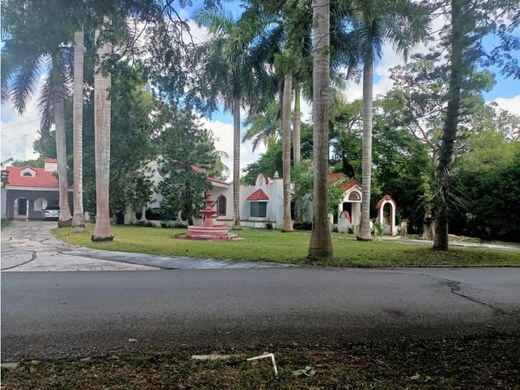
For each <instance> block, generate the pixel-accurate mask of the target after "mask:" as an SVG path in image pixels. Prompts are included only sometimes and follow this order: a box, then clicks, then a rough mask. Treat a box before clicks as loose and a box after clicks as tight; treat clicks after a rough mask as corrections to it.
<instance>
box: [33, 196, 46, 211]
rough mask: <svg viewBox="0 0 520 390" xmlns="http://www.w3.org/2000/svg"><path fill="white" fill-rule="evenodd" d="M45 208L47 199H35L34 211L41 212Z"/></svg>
mask: <svg viewBox="0 0 520 390" xmlns="http://www.w3.org/2000/svg"><path fill="white" fill-rule="evenodd" d="M45 207H47V199H45V198H37V199H36V200H35V201H34V211H43V209H44V208H45Z"/></svg>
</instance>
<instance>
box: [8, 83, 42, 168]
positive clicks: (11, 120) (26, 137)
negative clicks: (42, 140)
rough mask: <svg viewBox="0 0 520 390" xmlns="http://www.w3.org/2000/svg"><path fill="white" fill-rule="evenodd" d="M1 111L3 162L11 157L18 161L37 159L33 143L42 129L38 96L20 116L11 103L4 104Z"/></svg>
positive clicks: (32, 99) (33, 98) (34, 97)
mask: <svg viewBox="0 0 520 390" xmlns="http://www.w3.org/2000/svg"><path fill="white" fill-rule="evenodd" d="M38 89H39V88H38ZM1 109H2V115H1V117H2V120H1V126H0V127H1V141H2V147H1V153H2V156H1V159H2V161H4V160H7V159H8V158H11V157H12V158H14V159H16V160H29V159H34V158H37V155H36V154H35V153H34V151H33V142H34V141H35V140H36V139H37V138H38V129H39V128H40V114H39V110H38V96H37V95H36V96H34V95H33V97H32V98H31V100H30V101H29V102H28V104H27V107H26V111H25V112H24V113H23V114H22V115H20V114H18V112H17V111H16V109H14V108H13V107H12V106H11V104H10V102H4V103H3V104H2V108H1Z"/></svg>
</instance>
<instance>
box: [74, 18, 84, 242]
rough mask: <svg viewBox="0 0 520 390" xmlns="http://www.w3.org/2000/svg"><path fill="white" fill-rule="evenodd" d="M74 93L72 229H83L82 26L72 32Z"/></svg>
mask: <svg viewBox="0 0 520 390" xmlns="http://www.w3.org/2000/svg"><path fill="white" fill-rule="evenodd" d="M74 43H75V45H74V95H73V97H72V100H73V104H72V127H73V142H74V147H73V153H74V215H73V217H72V231H73V232H78V233H79V232H82V231H84V230H85V217H84V215H83V50H84V47H83V28H81V29H79V30H78V31H76V32H75V33H74Z"/></svg>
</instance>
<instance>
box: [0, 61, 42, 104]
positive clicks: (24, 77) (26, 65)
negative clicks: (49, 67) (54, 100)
mask: <svg viewBox="0 0 520 390" xmlns="http://www.w3.org/2000/svg"><path fill="white" fill-rule="evenodd" d="M41 60H42V59H41V57H35V58H31V59H28V60H25V61H24V62H23V63H22V64H20V65H19V66H18V67H17V68H16V69H15V70H14V71H13V73H12V75H11V78H10V80H9V81H10V85H9V87H8V89H9V91H10V93H9V97H10V98H11V100H12V102H13V105H14V107H15V108H16V110H18V112H19V113H20V114H21V113H23V112H24V111H25V108H26V106H27V103H28V101H29V99H30V98H31V96H32V94H33V93H34V89H35V88H36V84H37V82H38V77H39V75H40V71H41V69H40V64H41V62H42V61H41ZM6 90H7V88H6ZM6 92H7V91H6Z"/></svg>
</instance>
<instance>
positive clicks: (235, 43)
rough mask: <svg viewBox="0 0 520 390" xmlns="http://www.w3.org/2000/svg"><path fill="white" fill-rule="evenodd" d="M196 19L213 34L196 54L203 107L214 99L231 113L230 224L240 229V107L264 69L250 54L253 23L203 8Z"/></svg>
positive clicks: (214, 105)
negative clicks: (204, 98)
mask: <svg viewBox="0 0 520 390" xmlns="http://www.w3.org/2000/svg"><path fill="white" fill-rule="evenodd" d="M197 21H198V22H199V23H200V24H202V25H204V26H206V27H207V28H208V29H209V31H210V33H211V34H212V36H213V38H212V39H211V40H210V41H209V42H207V43H205V44H203V45H202V46H201V47H200V50H199V57H198V58H199V59H200V61H199V62H200V63H201V67H202V69H201V77H200V80H199V82H200V85H201V87H200V89H201V91H202V92H201V95H203V96H205V97H206V98H207V107H206V110H208V111H214V110H215V109H216V108H217V103H218V102H222V103H224V107H225V108H226V109H228V110H230V111H231V112H232V115H233V228H234V229H240V138H241V136H240V125H241V122H240V109H241V107H242V106H245V105H246V103H247V102H248V101H249V100H250V99H249V97H250V96H251V95H254V92H255V86H256V85H258V84H259V83H260V82H261V80H263V79H265V78H266V77H265V75H266V69H265V68H264V64H263V63H261V62H257V61H254V60H253V58H252V57H251V50H250V44H249V42H250V38H251V34H252V31H254V28H253V27H251V26H249V25H246V24H241V25H238V24H237V23H236V21H234V20H233V18H232V17H231V16H230V15H228V14H225V13H222V12H220V13H215V12H211V11H203V12H201V13H199V14H198V15H197ZM257 98H258V96H257Z"/></svg>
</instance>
